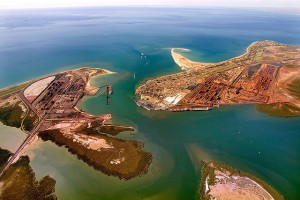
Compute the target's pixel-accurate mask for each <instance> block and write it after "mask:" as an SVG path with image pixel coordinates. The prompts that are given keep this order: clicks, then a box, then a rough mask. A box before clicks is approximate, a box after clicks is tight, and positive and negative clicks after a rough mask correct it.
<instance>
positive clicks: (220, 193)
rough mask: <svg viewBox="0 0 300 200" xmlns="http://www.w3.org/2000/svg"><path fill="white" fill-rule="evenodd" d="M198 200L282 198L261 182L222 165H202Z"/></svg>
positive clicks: (274, 199)
mask: <svg viewBox="0 0 300 200" xmlns="http://www.w3.org/2000/svg"><path fill="white" fill-rule="evenodd" d="M199 193H200V199H203V200H206V199H241V200H246V199H253V200H256V199H257V200H259V199H268V200H283V199H284V197H283V196H282V195H281V194H280V193H278V192H277V191H276V190H275V189H274V188H273V187H272V186H270V185H269V184H267V183H266V182H264V181H263V180H261V179H259V178H257V177H255V176H252V175H250V174H248V173H246V172H243V171H240V170H237V169H234V168H232V167H230V166H227V165H225V164H223V163H219V162H216V161H210V162H208V163H204V165H203V168H202V176H201V183H200V187H199Z"/></svg>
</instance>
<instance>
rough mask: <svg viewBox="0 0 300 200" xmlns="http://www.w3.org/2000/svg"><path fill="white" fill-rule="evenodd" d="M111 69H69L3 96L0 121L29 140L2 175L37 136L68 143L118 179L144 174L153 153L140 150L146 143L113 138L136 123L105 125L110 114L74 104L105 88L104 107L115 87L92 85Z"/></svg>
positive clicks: (81, 155) (61, 143)
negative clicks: (12, 127)
mask: <svg viewBox="0 0 300 200" xmlns="http://www.w3.org/2000/svg"><path fill="white" fill-rule="evenodd" d="M110 73H112V72H110V71H107V70H103V69H96V68H80V69H76V70H70V71H66V72H61V73H57V74H53V75H50V76H46V77H43V78H40V79H37V80H34V81H32V82H30V83H29V84H28V85H26V86H24V87H23V88H21V89H20V88H19V87H13V88H18V90H17V91H11V92H10V93H9V94H5V95H3V96H1V99H2V101H1V104H0V120H1V122H2V123H4V124H6V125H8V126H14V127H17V128H21V129H22V130H23V131H24V132H26V133H27V138H26V139H25V141H24V142H23V143H22V144H20V146H19V148H18V150H17V151H16V152H15V153H14V154H13V155H12V156H11V157H10V159H9V160H8V162H7V163H6V165H5V166H4V167H3V168H2V169H1V173H0V177H1V176H2V175H3V174H4V173H5V172H6V170H8V169H9V167H10V166H11V165H12V164H13V163H14V162H16V161H17V160H18V158H19V156H20V155H22V153H23V152H24V149H25V148H26V147H27V146H28V145H30V144H31V143H33V142H34V141H35V139H36V138H37V137H41V138H42V139H43V140H45V141H46V140H50V141H52V142H54V143H56V144H57V145H59V146H65V147H66V148H68V149H69V151H70V152H72V153H73V154H75V155H77V157H78V158H80V159H82V160H83V161H85V162H86V163H88V164H89V165H91V166H92V167H94V168H96V169H99V170H100V171H102V172H104V173H106V174H108V175H114V176H117V177H119V178H120V179H122V178H124V179H130V178H133V177H135V176H138V175H143V174H144V173H146V172H147V170H148V167H149V164H150V163H151V160H152V156H151V154H150V153H148V152H144V151H143V150H142V148H143V143H142V142H139V141H127V140H121V139H118V138H114V137H112V136H114V135H117V134H118V133H120V132H122V131H134V129H133V128H132V127H126V126H116V125H113V124H106V123H107V121H109V120H111V119H112V116H111V114H103V115H100V116H93V115H90V114H88V113H86V112H83V111H80V110H79V109H77V108H76V105H77V103H78V101H79V100H80V99H82V97H84V96H86V95H95V94H96V93H97V92H98V91H99V90H100V89H102V88H103V89H104V90H105V91H106V93H105V94H106V102H102V104H103V106H106V104H109V103H110V97H111V95H112V86H110V85H109V84H105V85H103V86H100V87H94V86H92V85H91V84H90V81H91V79H92V78H94V77H96V76H102V75H106V74H110ZM22 85H23V84H22ZM5 90H11V88H6V89H3V91H2V92H4V93H5ZM83 127H84V129H83ZM108 135H110V136H108ZM120 152H122V153H120ZM116 160H117V161H118V162H116ZM107 163H108V165H107ZM109 163H110V164H109Z"/></svg>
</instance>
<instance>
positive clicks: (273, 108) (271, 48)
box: [135, 40, 300, 117]
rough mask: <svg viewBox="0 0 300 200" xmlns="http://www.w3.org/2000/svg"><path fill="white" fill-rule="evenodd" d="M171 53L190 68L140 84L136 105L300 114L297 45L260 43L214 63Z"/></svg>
mask: <svg viewBox="0 0 300 200" xmlns="http://www.w3.org/2000/svg"><path fill="white" fill-rule="evenodd" d="M171 54H172V56H173V59H174V61H175V63H177V64H178V65H179V66H180V67H181V68H182V69H186V71H184V72H180V73H177V74H171V75H166V76H162V77H159V78H155V79H151V80H147V81H146V82H145V83H143V84H142V85H140V86H138V87H137V88H136V91H135V93H136V96H137V104H138V105H140V106H143V107H144V108H146V109H149V110H150V109H152V110H169V111H194V110H210V109H212V108H214V107H219V106H222V105H235V104H257V110H259V111H261V112H264V113H267V114H269V115H274V116H283V117H291V116H299V115H300V47H299V46H289V45H284V44H280V43H277V42H274V41H269V40H265V41H258V42H254V43H252V44H251V45H250V46H249V47H248V48H247V51H246V53H245V54H243V55H241V56H238V57H235V58H232V59H229V60H226V61H223V62H219V63H215V64H211V63H199V62H194V61H191V60H189V59H188V58H186V57H184V56H183V55H181V54H180V53H178V52H176V49H172V50H171Z"/></svg>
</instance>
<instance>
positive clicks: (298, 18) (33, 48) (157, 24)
mask: <svg viewBox="0 0 300 200" xmlns="http://www.w3.org/2000/svg"><path fill="white" fill-rule="evenodd" d="M299 35H300V15H291V14H285V13H278V12H277V13H275V12H271V11H262V10H260V11H258V10H248V9H221V8H155V7H153V8H150V7H149V8H140V7H124V8H119V7H113V8H112V7H98V8H65V9H32V10H30V9H28V10H1V11H0V88H3V87H7V86H11V85H14V84H17V83H21V82H24V81H27V80H30V79H33V78H37V77H40V76H43V75H46V74H51V73H55V72H58V71H62V70H66V69H73V68H77V67H81V66H89V67H100V68H105V69H109V70H111V71H115V72H117V74H113V75H109V76H105V77H98V78H96V79H94V80H93V84H94V85H101V84H103V83H109V84H111V85H112V86H113V90H114V94H113V95H112V98H111V105H110V106H106V105H105V96H104V95H103V92H104V91H100V92H99V93H98V94H97V95H96V96H94V97H85V98H83V99H82V101H80V102H79V105H78V107H80V108H81V109H83V110H85V111H87V112H89V113H91V114H103V113H112V114H113V116H114V119H113V122H114V123H118V124H123V125H131V126H134V127H135V128H136V131H135V134H133V135H132V134H130V133H128V132H124V133H121V134H120V135H119V136H118V137H120V138H126V139H132V140H142V141H144V143H145V150H146V151H149V152H151V153H153V157H154V159H153V162H152V164H151V166H150V168H149V172H148V173H147V174H146V175H144V176H142V177H138V178H134V179H131V180H129V181H125V180H119V179H118V178H116V177H112V176H107V175H105V174H103V173H102V172H99V171H96V170H94V169H93V168H92V167H89V166H88V165H87V164H85V163H84V162H83V161H81V160H78V159H77V158H76V157H75V156H73V155H71V154H70V153H69V152H68V151H67V149H66V148H64V147H58V146H56V145H55V144H53V143H51V142H43V141H40V140H39V141H38V142H37V143H36V144H35V145H34V146H32V147H30V148H29V149H28V150H27V154H28V155H29V156H30V158H31V160H32V161H31V166H32V168H33V170H34V171H35V172H36V175H37V177H38V178H41V177H43V176H46V175H48V174H49V175H50V176H51V177H53V178H55V179H56V181H57V183H56V194H57V196H58V199H60V200H69V199H70V200H77V199H78V200H85V199H87V200H90V199H104V200H105V199H120V200H139V199H143V200H166V199H167V200H175V199H178V200H182V199H199V195H198V186H199V181H200V174H201V169H200V161H201V160H203V161H209V160H217V161H221V162H224V163H226V164H228V165H230V166H232V167H235V168H238V169H241V170H243V171H246V172H248V173H251V174H253V175H255V176H257V177H259V178H261V179H263V180H265V181H266V182H267V183H269V184H270V185H272V186H273V187H275V188H276V189H277V190H278V191H279V192H280V193H282V194H283V195H284V196H285V198H286V199H291V200H294V199H300V118H299V117H298V118H278V117H270V116H267V115H265V114H262V113H259V112H257V111H256V109H255V105H238V106H225V107H220V108H218V109H214V110H212V111H206V112H183V113H171V112H165V111H147V110H145V109H143V108H140V107H138V106H136V104H135V102H134V101H133V100H132V95H133V94H134V90H135V88H136V87H137V85H139V84H141V83H142V82H143V81H144V80H146V79H149V78H153V77H157V76H160V75H164V74H170V73H175V72H180V71H181V70H180V68H179V67H178V66H177V65H176V64H175V63H174V61H173V59H172V57H171V54H170V48H172V47H177V48H188V49H190V50H191V52H188V53H185V55H186V56H188V57H189V58H190V59H193V60H196V61H203V62H218V61H223V60H226V59H229V58H232V57H235V56H238V55H240V54H242V53H244V52H245V50H246V48H247V46H248V45H250V44H251V43H252V42H254V41H257V40H266V39H268V40H275V41H277V42H281V43H286V44H293V45H300V37H299ZM141 53H143V54H144V55H145V56H144V57H141ZM134 74H135V78H134ZM25 136H26V135H25V134H24V133H22V132H21V131H20V130H18V129H16V128H11V127H6V126H4V125H0V147H2V148H7V149H10V150H15V149H16V146H17V145H18V144H20V143H21V141H22V140H23V139H24V138H25Z"/></svg>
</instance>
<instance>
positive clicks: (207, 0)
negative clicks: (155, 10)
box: [0, 0, 300, 9]
mask: <svg viewBox="0 0 300 200" xmlns="http://www.w3.org/2000/svg"><path fill="white" fill-rule="evenodd" d="M86 6H174V7H177V6H185V7H270V8H280V7H284V8H294V9H295V8H297V9H300V1H299V0H109V1H106V0H89V1H86V0H51V1H49V0H48V1H47V0H46V1H41V0H13V1H0V9H22V8H55V7H86Z"/></svg>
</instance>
